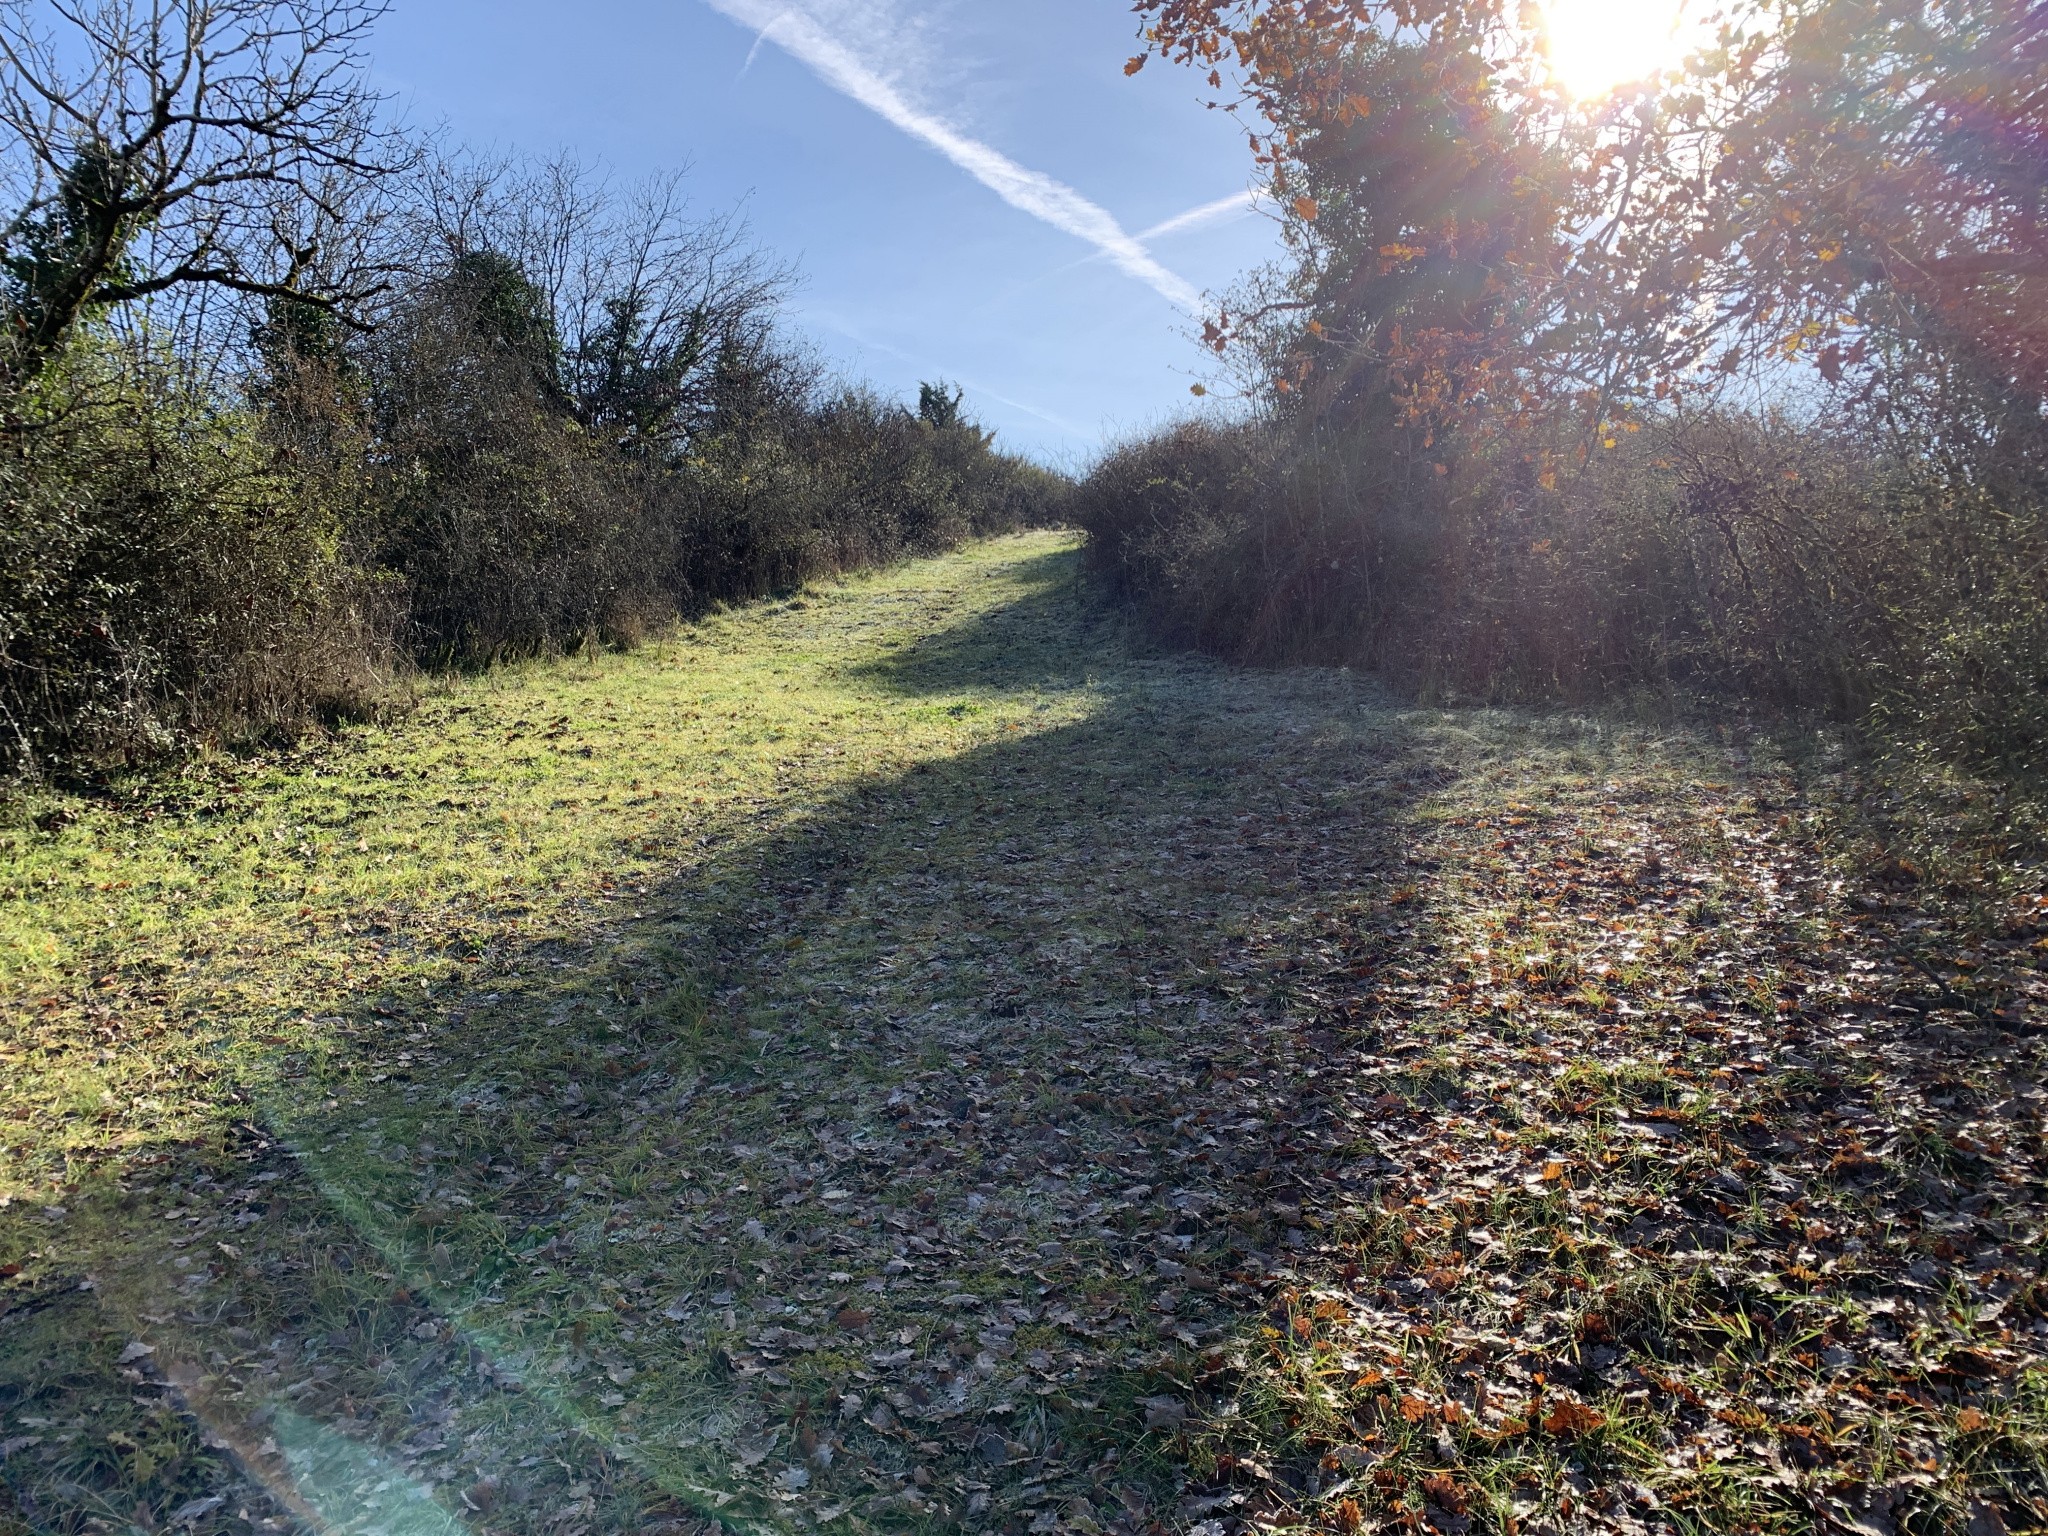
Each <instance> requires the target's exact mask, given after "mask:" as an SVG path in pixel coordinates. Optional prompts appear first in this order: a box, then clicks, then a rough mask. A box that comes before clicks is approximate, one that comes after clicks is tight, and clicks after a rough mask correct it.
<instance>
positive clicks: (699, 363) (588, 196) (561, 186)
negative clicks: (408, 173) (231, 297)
mask: <svg viewBox="0 0 2048 1536" xmlns="http://www.w3.org/2000/svg"><path fill="white" fill-rule="evenodd" d="M414 206H415V207H416V209H417V211H418V213H419V216H420V217H422V218H424V219H425V220H426V221H427V222H428V225H429V227H428V229H426V230H425V231H423V232H422V238H420V239H418V240H416V241H414V242H413V244H414V245H415V246H416V247H418V248H421V249H427V248H433V249H436V250H437V252H438V255H439V258H440V265H441V268H442V269H443V270H454V271H462V270H464V269H465V267H466V266H467V265H469V264H473V263H474V261H475V259H476V258H477V257H479V256H480V255H483V254H485V253H489V254H491V255H493V256H497V257H502V258H504V259H506V260H507V261H509V262H510V263H511V265H512V267H513V268H514V269H516V270H517V272H518V273H519V274H521V276H522V278H523V280H524V281H525V282H526V283H528V284H530V285H531V287H532V290H533V292H534V294H535V295H536V296H537V297H538V299H539V301H540V302H541V304H542V305H543V306H544V308H545V311H546V314H545V319H546V323H547V329H548V331H549V333H550V346H551V348H552V349H553V350H554V352H555V357H554V360H553V364H552V368H553V376H552V377H551V378H550V380H549V383H550V385H551V386H552V389H553V391H554V393H555V394H556V395H557V396H558V398H559V399H560V400H561V401H562V402H563V403H564V404H565V405H566V406H567V407H568V409H569V410H570V411H571V413H572V414H573V415H574V416H575V417H576V419H577V420H578V422H579V423H580V424H581V425H582V426H583V427H584V428H585V429H586V430H587V431H589V432H590V433H591V434H592V435H593V436H595V437H597V438H599V439H600V440H603V441H605V442H608V443H610V444H612V445H613V446H615V447H618V448H622V449H625V450H627V451H628V452H632V453H636V454H650V455H659V454H661V453H664V452H667V451H669V450H671V449H673V448H675V447H676V446H677V445H678V444H680V443H681V442H682V441H683V440H685V439H686V438H687V437H688V435H689V433H690V431H691V429H692V427H693V425H694V424H695V421H696V418H697V417H698V416H699V415H700V414H701V412H702V410H703V409H704V408H705V407H706V406H707V405H708V403H709V398H710V391H711V388H712V380H713V373H714V364H715V362H716V359H717V357H718V355H719V353H720V352H721V350H730V349H731V348H733V347H736V346H737V347H744V348H746V349H749V350H752V349H753V348H754V347H755V346H756V344H757V343H758V342H759V341H760V340H761V339H762V338H763V337H765V335H766V334H767V333H768V332H769V331H770V330H772V329H773V326H774V323H775V319H776V315H777V311H778V307H779V304H780V301H781V299H782V298H783V296H784V295H785V294H786V293H787V291H788V289H789V287H790V285H791V282H792V279H791V276H790V273H789V271H788V270H787V269H786V268H785V267H783V266H780V265H778V264H777V263H775V262H774V261H772V260H770V259H769V258H767V257H765V256H764V255H763V254H762V253H761V252H760V251H759V249H758V248H757V247H755V246H754V245H753V244H752V243H751V242H750V241H749V239H748V237H747V232H746V229H745V227H744V225H743V224H742V223H741V222H740V220H739V219H738V218H737V217H736V216H735V215H731V214H726V215H714V216H712V217H709V218H698V217H693V216H692V212H691V209H690V208H689V204H688V199H687V198H686V196H685V195H684V191H683V177H682V174H681V173H680V172H670V173H667V174H660V175H655V176H651V177H648V178H647V179H645V180H642V181H639V182H636V183H634V184H632V185H630V186H628V187H625V188H623V189H621V188H619V187H617V186H615V185H614V184H613V183H612V182H611V181H610V179H609V178H608V177H607V176H606V175H605V174H604V173H603V172H602V171H601V170H593V169H592V168H590V167H588V166H586V165H583V164H581V163H579V162H577V161H576V160H574V159H571V158H567V157H561V158H557V159H554V160H549V161H544V162H540V163H536V164H519V163H513V162H506V161H500V160H477V159H471V158H466V157H465V158H450V159H445V160H443V161H442V162H440V163H439V164H438V165H437V166H436V167H435V169H434V170H433V172H432V174H431V175H430V176H429V177H428V178H427V185H426V187H425V189H424V192H423V194H422V195H419V196H418V197H417V198H416V200H415V205H414Z"/></svg>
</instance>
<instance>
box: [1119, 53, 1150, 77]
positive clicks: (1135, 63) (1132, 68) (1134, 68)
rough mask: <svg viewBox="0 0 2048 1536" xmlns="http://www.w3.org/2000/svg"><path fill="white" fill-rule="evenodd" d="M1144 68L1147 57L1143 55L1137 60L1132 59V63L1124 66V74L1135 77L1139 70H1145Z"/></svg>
mask: <svg viewBox="0 0 2048 1536" xmlns="http://www.w3.org/2000/svg"><path fill="white" fill-rule="evenodd" d="M1144 67H1145V55H1144V54H1142V53H1141V54H1139V55H1138V56H1137V57H1136V58H1135V59H1132V60H1131V61H1130V63H1128V64H1126V65H1125V66H1124V73H1125V74H1127V75H1135V74H1136V73H1137V72H1138V71H1139V70H1141V69H1143V68H1144Z"/></svg>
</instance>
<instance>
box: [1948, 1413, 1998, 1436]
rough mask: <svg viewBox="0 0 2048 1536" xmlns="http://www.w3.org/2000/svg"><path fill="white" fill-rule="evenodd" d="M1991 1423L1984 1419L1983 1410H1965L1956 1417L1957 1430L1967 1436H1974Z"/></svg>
mask: <svg viewBox="0 0 2048 1536" xmlns="http://www.w3.org/2000/svg"><path fill="white" fill-rule="evenodd" d="M1989 1422H1990V1421H1989V1420H1988V1419H1986V1418H1985V1417H1984V1410H1983V1409H1982V1408H1965V1409H1964V1410H1963V1411H1962V1412H1961V1413H1959V1414H1957V1415H1956V1428H1957V1429H1959V1430H1961V1431H1962V1432H1963V1433H1964V1434H1966V1435H1974V1434H1976V1433H1977V1431H1978V1430H1980V1429H1982V1428H1983V1427H1984V1426H1985V1425H1986V1424H1987V1423H1989Z"/></svg>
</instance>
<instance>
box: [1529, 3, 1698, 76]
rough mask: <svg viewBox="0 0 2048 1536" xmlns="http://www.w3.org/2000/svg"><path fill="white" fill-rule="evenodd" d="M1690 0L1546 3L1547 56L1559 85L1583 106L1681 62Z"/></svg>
mask: <svg viewBox="0 0 2048 1536" xmlns="http://www.w3.org/2000/svg"><path fill="white" fill-rule="evenodd" d="M1686 9H1687V6H1686V0H1543V50H1544V53H1545V54H1546V55H1547V56H1548V57H1549V60H1550V72H1551V75H1552V77H1553V78H1554V79H1555V80H1556V81H1557V83H1558V84H1559V85H1561V86H1563V87H1564V89H1565V90H1567V91H1568V92H1570V93H1571V94H1572V95H1573V96H1576V97H1578V98H1579V99H1580V100H1581V101H1584V100H1588V99H1590V98H1593V97H1599V96H1605V95H1607V94H1608V93H1609V92H1612V91H1616V90H1619V89H1620V88H1621V87H1623V86H1625V85H1631V84H1633V83H1635V82H1636V81H1638V80H1643V79H1646V78H1647V77H1649V76H1650V75H1653V74H1656V73H1657V72H1658V71H1659V70H1664V69H1669V68H1671V67H1672V66H1674V65H1676V64H1678V63H1680V62H1682V61H1683V60H1684V58H1685V55H1686V52H1687V49H1688V45H1689V42H1690V35H1689V33H1690V29H1688V28H1687V26H1686V24H1685V23H1686V14H1685V13H1686Z"/></svg>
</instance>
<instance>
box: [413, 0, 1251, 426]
mask: <svg viewBox="0 0 2048 1536" xmlns="http://www.w3.org/2000/svg"><path fill="white" fill-rule="evenodd" d="M764 27H765V29H766V30H765V32H764V30H763V29H764ZM1134 34H1135V21H1134V18H1133V17H1132V15H1131V13H1130V12H1129V10H1128V9H1127V8H1126V7H1125V6H1124V5H1123V4H1122V3H1120V0H582V3H579V4H576V5H574V6H565V5H563V4H562V3H561V0H489V3H485V0H399V3H398V5H397V7H396V8H395V9H394V10H393V12H392V13H391V14H390V16H389V17H388V18H387V19H386V20H385V22H384V23H383V25H382V26H381V28H380V30H379V34H378V40H377V44H376V66H377V72H378V76H379V79H380V81H381V83H382V85H383V87H384V88H385V89H387V90H390V91H392V92H393V93H395V95H396V96H397V98H398V101H399V103H400V104H401V105H402V106H403V108H404V109H405V111H406V112H407V114H408V116H409V117H411V118H412V120H414V121H415V122H417V123H422V124H431V123H445V124H446V126H447V128H448V129H449V130H450V132H451V133H452V134H453V135H454V136H455V137H456V138H457V139H459V140H462V141H465V142H468V143H470V144H473V145H477V146H479V147H493V148H499V149H514V150H523V151H531V152H535V153H543V154H544V153H551V152H553V151H555V150H558V149H562V148H568V149H572V150H574V151H576V152H577V153H578V154H579V155H581V156H583V157H584V158H586V159H591V160H598V161H602V162H603V163H605V164H606V165H608V166H610V167H612V168H613V169H614V170H615V171H617V172H618V173H620V174H621V175H622V176H626V177H631V176H634V175H637V174H639V173H642V172H645V171H649V170H654V169H660V168H668V167H673V166H678V165H688V166H689V167H690V180H689V184H690V187H691V191H692V197H693V199H694V200H695V202H696V204H697V206H698V207H700V208H701V209H703V210H704V211H706V212H707V213H708V212H713V211H721V210H725V209H729V208H732V207H734V206H742V207H743V208H744V212H745V216H746V219H747V221H748V223H749V225H750V226H751V228H752V230H753V233H754V235H755V237H756V238H757V239H758V240H759V241H760V243H762V244H763V245H765V246H767V247H769V248H770V249H772V250H774V251H776V252H777V253H779V254H781V255H783V256H785V257H789V258H792V259H794V260H795V262H796V263H797V264H798V266H799V268H800V270H801V273H802V285H801V287H800V289H799V291H798V293H797V294H796V296H795V299H794V301H793V303H792V305H791V322H792V327H793V329H795V330H796V331H798V332H800V333H801V334H803V335H804V336H805V337H807V338H808V339H809V340H810V341H811V342H812V343H813V344H814V345H815V346H816V347H817V348H818V350H819V351H820V352H821V353H822V354H823V355H824V357H825V358H826V360H827V361H828V362H830V363H831V364H832V365H833V366H834V367H835V368H837V369H838V370H840V371H841V372H843V373H845V374H847V375H848V376H850V377H860V378H866V379H870V380H872V381H873V382H874V383H876V384H877V385H879V386H881V387H882V388H884V389H886V390H889V391H892V392H894V393H896V394H898V395H914V394H915V390H916V386H917V383H918V381H919V380H920V379H926V378H934V377H944V378H947V379H951V380H955V381H957V382H958V383H960V384H961V385H962V386H964V387H965V388H966V390H967V392H968V399H969V404H970V407H971V408H972V410H973V412H974V414H975V415H976V416H977V417H978V419H980V420H982V421H983V422H984V423H985V424H987V425H989V426H993V427H996V428H997V429H998V430H999V431H1000V432H1001V434H1002V437H1003V440H1004V442H1005V443H1006V444H1008V445H1010V446H1013V447H1016V448H1019V449H1023V450H1027V451H1031V452H1033V453H1036V454H1039V455H1041V456H1043V457H1046V458H1049V459H1054V460H1058V461H1065V462H1069V463H1078V462H1081V461H1083V460H1085V458H1086V456H1087V455H1088V454H1089V453H1090V452H1091V451H1093V450H1094V449H1095V448H1096V447H1097V446H1099V445H1100V444H1101V443H1103V442H1104V441H1106V440H1108V439H1110V438H1113V437H1115V436H1116V435H1118V434H1120V433H1125V432H1129V431H1132V430H1136V429H1139V428H1143V427H1145V426H1147V425H1150V424H1153V423H1156V422H1158V421H1160V420H1162V419H1164V418H1166V417H1168V416H1171V415H1176V414H1180V413H1183V412H1186V411H1189V410H1193V409H1197V408H1198V407H1197V405H1196V403H1195V402H1194V401H1193V399H1192V398H1191V396H1190V394H1189V385H1190V384H1191V383H1193V382H1194V381H1196V380H1198V379H1203V378H1207V377H1209V376H1210V371H1209V368H1208V365H1207V363H1206V362H1205V359H1204V355H1203V354H1202V352H1201V350H1200V349H1199V348H1198V347H1197V346H1196V345H1195V344H1194V343H1193V342H1192V341H1191V340H1190V339H1189V333H1190V331H1191V330H1192V329H1194V328H1195V321H1194V319H1193V317H1192V316H1191V314H1190V313H1189V312H1188V311H1189V307H1190V305H1192V304H1196V303H1198V298H1197V296H1198V295H1200V294H1202V293H1204V292H1208V291H1214V290H1217V289H1220V288H1223V287H1225V286H1227V285H1228V284H1229V283H1231V282H1232V281H1233V280H1234V279H1235V278H1236V277H1237V276H1238V275H1239V274H1241V273H1243V272H1244V271H1246V270H1247V269H1248V268H1250V267H1252V266H1254V265H1256V264H1258V263H1259V262H1261V261H1264V260H1266V259H1268V258H1269V257H1270V255H1271V254H1272V252H1273V250H1274V244H1275V239H1274V229H1273V225H1272V223H1271V222H1270V221H1269V220H1268V219H1267V218H1265V217H1264V216H1263V215H1261V214H1259V213H1256V212H1253V211H1250V210H1248V209H1246V208H1244V207H1242V206H1241V205H1239V206H1233V207H1229V208H1227V209H1226V210H1224V211H1222V212H1211V213H1209V214H1207V215H1202V216H1197V217H1195V218H1193V219H1187V216H1189V215H1190V214H1191V213H1193V212H1194V211H1195V210H1202V209H1212V210H1213V209H1215V207H1216V205H1218V204H1219V203H1224V202H1225V201H1226V200H1232V199H1241V198H1242V197H1243V196H1244V194H1245V193H1246V191H1247V189H1248V187H1249V185H1250V180H1251V165H1250V160H1249V156H1248V155H1247V153H1246V150H1245V146H1244V140H1243V137H1242V134H1241V132H1240V131H1239V130H1238V129H1236V128H1235V127H1233V126H1232V124H1231V123H1230V122H1229V120H1228V119H1227V118H1226V117H1225V116H1224V114H1222V113H1220V112H1209V111H1206V110H1204V108H1203V105H1202V101H1201V95H1200V92H1199V90H1198V88H1197V87H1198V82H1197V81H1196V80H1195V79H1194V78H1193V77H1192V76H1191V75H1189V74H1187V73H1186V72H1183V71H1179V70H1174V69H1170V68H1167V67H1165V66H1162V65H1160V64H1158V63H1156V62H1155V63H1154V64H1152V65H1151V66H1150V67H1148V68H1147V69H1146V70H1145V71H1144V72H1143V73H1141V74H1139V75H1138V76H1137V77H1135V78H1126V77H1125V75H1124V73H1123V62H1124V60H1125V59H1126V58H1128V57H1129V56H1130V55H1131V54H1132V53H1133V52H1134V51H1135V49H1136V44H1135V35H1134ZM1184 219H1187V222H1185V223H1182V224H1181V225H1180V226H1179V227H1171V228H1168V229H1166V230H1164V231H1159V232H1157V233H1153V234H1150V235H1149V236H1148V235H1147V234H1146V232H1148V231H1156V230H1158V226H1161V225H1170V224H1172V223H1173V222H1174V221H1177V220H1184Z"/></svg>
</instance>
